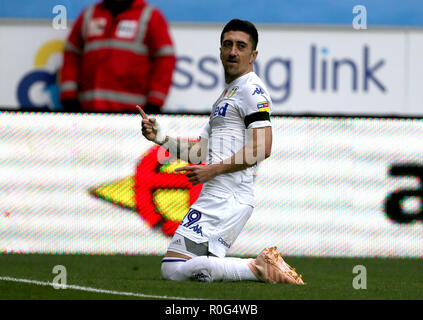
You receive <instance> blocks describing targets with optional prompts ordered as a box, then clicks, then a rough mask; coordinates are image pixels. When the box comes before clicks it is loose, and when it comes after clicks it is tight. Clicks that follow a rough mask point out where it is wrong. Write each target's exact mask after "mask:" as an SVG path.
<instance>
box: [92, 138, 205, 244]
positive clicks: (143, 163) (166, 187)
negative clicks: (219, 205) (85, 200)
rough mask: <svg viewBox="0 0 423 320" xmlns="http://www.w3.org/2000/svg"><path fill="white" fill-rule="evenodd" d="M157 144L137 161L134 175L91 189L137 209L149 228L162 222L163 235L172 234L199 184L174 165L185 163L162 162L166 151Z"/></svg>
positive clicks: (199, 190) (192, 200) (94, 193)
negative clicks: (191, 180) (177, 169)
mask: <svg viewBox="0 0 423 320" xmlns="http://www.w3.org/2000/svg"><path fill="white" fill-rule="evenodd" d="M160 148H161V147H160V146H157V145H156V146H154V147H152V148H151V149H149V150H148V151H147V152H146V153H145V154H144V155H143V156H142V157H141V159H140V160H139V162H138V164H137V168H136V172H135V175H134V176H130V177H126V178H124V179H119V180H115V181H112V182H109V183H105V184H103V185H100V186H98V187H95V188H92V189H91V190H90V193H91V194H92V195H94V196H96V197H98V198H101V199H103V200H106V201H108V202H111V203H113V204H116V205H118V206H120V207H123V208H127V209H130V210H134V211H136V212H138V214H139V215H140V216H141V217H142V218H143V219H144V220H145V221H146V222H147V223H148V224H149V225H150V226H152V227H154V226H156V225H161V228H162V231H163V233H164V234H166V235H169V236H173V235H174V234H175V231H176V229H177V228H178V226H179V224H180V223H181V221H182V220H183V218H184V217H185V215H186V214H187V212H188V210H189V208H190V206H191V205H192V204H193V203H194V202H195V201H196V200H197V198H198V196H199V195H200V192H201V188H202V185H196V186H193V185H192V184H191V182H189V181H188V178H187V177H186V176H185V174H183V173H180V172H175V168H177V167H181V166H186V165H188V163H187V162H185V161H181V160H177V161H173V162H168V163H165V164H163V165H162V164H161V163H164V162H165V161H161V160H163V159H159V158H158V157H159V155H162V154H163V156H164V157H165V159H167V158H168V157H169V153H168V152H159V149H160Z"/></svg>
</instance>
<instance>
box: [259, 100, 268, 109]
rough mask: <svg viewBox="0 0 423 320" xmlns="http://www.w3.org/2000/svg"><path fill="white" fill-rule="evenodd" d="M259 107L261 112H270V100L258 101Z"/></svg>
mask: <svg viewBox="0 0 423 320" xmlns="http://www.w3.org/2000/svg"><path fill="white" fill-rule="evenodd" d="M257 109H258V111H260V112H269V102H267V101H263V102H259V103H257Z"/></svg>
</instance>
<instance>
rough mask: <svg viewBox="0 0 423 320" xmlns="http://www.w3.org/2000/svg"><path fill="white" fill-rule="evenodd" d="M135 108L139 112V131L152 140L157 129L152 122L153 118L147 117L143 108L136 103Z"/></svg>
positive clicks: (154, 120)
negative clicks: (140, 118)
mask: <svg viewBox="0 0 423 320" xmlns="http://www.w3.org/2000/svg"><path fill="white" fill-rule="evenodd" d="M137 109H138V111H139V112H140V114H141V117H142V120H141V132H142V134H143V136H144V137H146V139H148V140H150V141H154V140H155V139H156V133H157V130H155V129H154V124H155V122H156V119H155V118H149V117H147V115H146V114H145V112H144V110H143V109H142V108H141V107H140V106H139V105H137Z"/></svg>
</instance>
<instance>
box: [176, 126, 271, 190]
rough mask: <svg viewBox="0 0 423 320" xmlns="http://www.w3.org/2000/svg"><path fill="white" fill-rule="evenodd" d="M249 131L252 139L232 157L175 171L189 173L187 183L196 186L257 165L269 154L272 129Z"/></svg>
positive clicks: (261, 128)
mask: <svg viewBox="0 0 423 320" xmlns="http://www.w3.org/2000/svg"><path fill="white" fill-rule="evenodd" d="M250 130H251V136H252V139H251V140H250V141H249V142H248V143H247V144H246V145H245V146H244V147H243V148H242V149H241V150H239V151H238V152H237V153H235V154H234V155H233V156H232V157H230V158H228V159H225V160H224V161H222V162H220V163H216V164H210V165H206V166H198V165H194V166H186V167H179V168H176V169H175V171H176V172H179V171H189V172H187V173H186V176H187V177H188V181H190V182H191V183H192V184H193V185H196V184H201V183H205V182H207V181H209V180H211V179H213V178H214V177H216V176H217V175H219V174H224V173H230V172H236V171H240V170H244V169H246V168H249V167H252V166H254V165H256V164H258V163H259V162H261V161H263V160H264V159H266V158H268V157H269V156H270V154H271V150H272V127H271V126H268V127H260V128H253V129H250Z"/></svg>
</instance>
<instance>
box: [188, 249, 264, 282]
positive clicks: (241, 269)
mask: <svg viewBox="0 0 423 320" xmlns="http://www.w3.org/2000/svg"><path fill="white" fill-rule="evenodd" d="M252 260H254V259H241V258H230V257H223V258H219V257H216V256H210V255H209V256H199V257H194V258H192V259H190V260H188V261H186V262H185V263H184V264H183V265H181V266H180V273H181V274H183V277H184V278H186V279H192V280H197V281H202V282H214V281H216V282H218V281H225V282H229V281H260V280H259V279H258V278H257V277H256V276H255V275H254V273H253V272H252V270H251V268H250V267H249V264H250V262H251V261H252Z"/></svg>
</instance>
